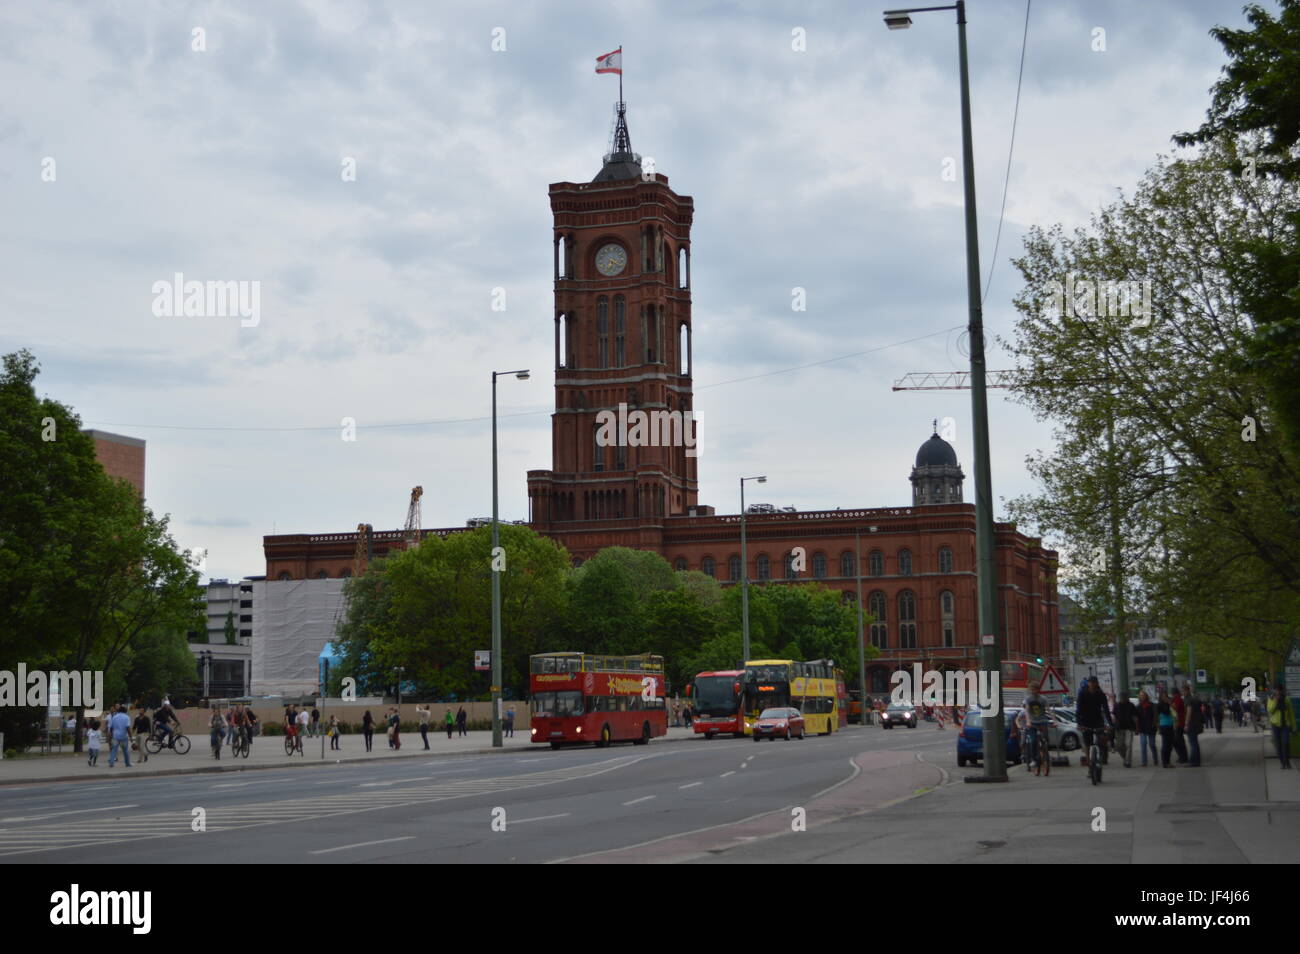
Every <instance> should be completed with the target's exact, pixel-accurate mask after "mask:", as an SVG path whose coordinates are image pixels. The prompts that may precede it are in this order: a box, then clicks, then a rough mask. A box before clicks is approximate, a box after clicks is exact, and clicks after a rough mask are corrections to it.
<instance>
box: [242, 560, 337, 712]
mask: <svg viewBox="0 0 1300 954" xmlns="http://www.w3.org/2000/svg"><path fill="white" fill-rule="evenodd" d="M344 582H345V581H344V580H258V581H255V582H254V583H253V674H252V694H253V695H254V696H275V695H287V696H296V695H303V694H307V693H315V692H316V691H317V689H318V688H319V680H320V674H319V659H320V653H321V650H322V649H323V648H324V647H325V644H326V643H328V642H331V641H332V640H333V639H334V629H335V626H336V623H337V620H338V619H339V618H340V607H341V605H342V602H343V584H344Z"/></svg>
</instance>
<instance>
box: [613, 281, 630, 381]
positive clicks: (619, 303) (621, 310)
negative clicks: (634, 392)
mask: <svg viewBox="0 0 1300 954" xmlns="http://www.w3.org/2000/svg"><path fill="white" fill-rule="evenodd" d="M626 312H627V303H626V302H625V301H624V300H623V296H622V295H615V296H614V367H616V368H621V367H623V366H624V365H625V364H626V363H627V362H626V360H625V358H626V352H625V351H624V348H623V342H624V340H625V337H626V327H625V326H626V324H627V314H626Z"/></svg>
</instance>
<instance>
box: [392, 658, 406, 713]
mask: <svg viewBox="0 0 1300 954" xmlns="http://www.w3.org/2000/svg"><path fill="white" fill-rule="evenodd" d="M393 672H395V673H397V704H398V705H399V706H400V705H401V704H402V674H403V673H405V672H406V667H405V666H394V667H393Z"/></svg>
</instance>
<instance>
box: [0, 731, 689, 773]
mask: <svg viewBox="0 0 1300 954" xmlns="http://www.w3.org/2000/svg"><path fill="white" fill-rule="evenodd" d="M693 737H694V734H693V732H692V730H691V729H682V728H671V727H670V728H669V729H668V735H667V736H665V737H663V738H661V739H652V740H651V741H652V742H674V741H681V740H684V739H688V738H693ZM189 739H190V751H189V753H188V754H187V755H177V754H176V753H175V752H172V751H168V750H166V749H164V750H163V751H162V752H159V753H158V754H157V755H151V756H149V760H148V761H147V762H141V761H139V755H138V753H136V752H132V753H131V767H130V768H129V769H128V768H126V767H125V765H124V764H123V762H122V758H121V754H120V752H119V754H118V761H117V765H116V767H114V768H111V769H110V768H109V767H108V749H107V748H104V749H103V750H101V751H100V753H99V763H98V764H97V765H96V766H95V767H94V768H91V767H90V766H89V765H87V764H86V757H87V756H86V754H85V753H82V754H81V755H73V754H70V753H66V752H65V753H64V754H62V755H43V756H31V757H27V758H20V759H4V760H0V785H20V784H30V783H32V782H65V781H74V782H80V781H85V780H86V779H101V780H102V779H104V778H109V779H114V778H123V777H125V776H128V775H130V776H150V777H153V776H165V775H192V774H196V773H199V772H240V771H245V770H249V769H276V768H286V767H289V766H298V765H325V764H335V763H340V762H343V763H350V762H371V761H377V760H384V759H401V758H416V757H419V756H426V757H441V756H447V755H492V754H495V753H501V752H513V753H515V754H518V753H520V752H549V751H550V748H549V747H548V746H546V745H541V744H539V745H533V744H532V743H531V742H530V741H529V732H528V728H527V727H522V728H521V727H518V726H516V728H515V734H514V737H513V738H511V737H506V738H503V739H502V740H501V742H502V747H501V748H500V749H494V748H493V747H492V733H491V732H487V731H477V732H470V733H469V734H468V735H466V736H464V737H461V736H456V735H453V736H452V738H450V739H448V738H447V733H446V732H445V731H444V732H439V733H434V732H430V733H429V750H428V751H425V749H424V744H423V743H422V742H421V740H420V733H419V732H414V733H407V732H404V733H402V747H401V749H390V748H389V747H388V736H387V735H386V734H384V733H382V732H376V733H375V737H374V740H373V743H372V744H373V746H374V749H373V751H371V752H367V751H366V750H365V749H366V745H365V737H364V736H362V735H361V734H360V733H358V734H356V735H344V736H340V737H339V749H338V751H333V750H331V749H330V740H329V739H323V740H322V738H321V737H317V738H314V739H313V738H311V737H307V738H305V739H303V743H302V749H303V754H302V755H298V754H297V753H295V754H294V755H292V756H289V755H286V754H285V751H284V736H281V735H259V736H257V737H256V738H255V739H253V746H252V749H251V750H250V751H249V754H248V758H238V759H236V758H235V757H234V756H232V755H231V752H230V746H228V745H223V746H222V748H221V758H220V759H214V758H213V757H212V749H211V747H210V746H209V745H208V736H207V734H206V733H205V734H204V735H203V736H202V737H201V738H200V737H198V736H190V737H189ZM322 741H324V743H325V745H324V758H323V759H322V757H321V742H322Z"/></svg>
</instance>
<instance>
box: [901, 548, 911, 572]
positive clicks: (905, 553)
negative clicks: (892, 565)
mask: <svg viewBox="0 0 1300 954" xmlns="http://www.w3.org/2000/svg"><path fill="white" fill-rule="evenodd" d="M898 575H899V576H911V575H912V551H911V550H899V551H898Z"/></svg>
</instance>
